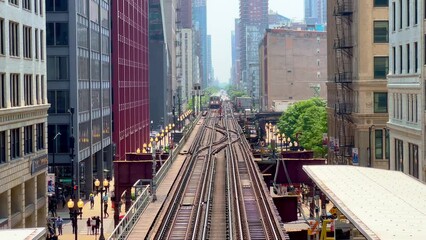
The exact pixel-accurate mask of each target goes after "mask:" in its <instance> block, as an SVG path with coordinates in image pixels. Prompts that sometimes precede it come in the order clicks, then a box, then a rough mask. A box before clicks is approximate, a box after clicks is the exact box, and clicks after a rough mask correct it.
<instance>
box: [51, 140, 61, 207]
mask: <svg viewBox="0 0 426 240" xmlns="http://www.w3.org/2000/svg"><path fill="white" fill-rule="evenodd" d="M58 136H61V132H58V133H56V135H55V137H53V140H52V141H53V151H52V168H53V169H52V170H53V174H54V175H55V181H56V178H57V177H58V176H57V174H56V173H57V171H56V163H55V153H57V152H58V141H57V140H58ZM57 189H58V186H56V184H55V198H56V199H58V193H57Z"/></svg>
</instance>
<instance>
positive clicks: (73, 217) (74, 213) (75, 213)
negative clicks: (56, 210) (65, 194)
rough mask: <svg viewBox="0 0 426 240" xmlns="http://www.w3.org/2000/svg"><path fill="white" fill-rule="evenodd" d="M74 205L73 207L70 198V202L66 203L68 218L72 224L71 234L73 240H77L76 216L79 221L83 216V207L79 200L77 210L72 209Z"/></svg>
mask: <svg viewBox="0 0 426 240" xmlns="http://www.w3.org/2000/svg"><path fill="white" fill-rule="evenodd" d="M74 205H75V204H74V201H73V200H72V199H71V198H70V200H69V201H68V203H67V207H68V209H69V210H70V218H71V221H72V224H73V225H74V228H73V230H74V232H73V233H74V237H75V240H77V232H78V224H77V216H78V215H80V219H81V216H82V215H83V212H82V209H83V206H84V202H83V201H82V200H81V199H80V200H78V202H77V207H78V209H76V208H74Z"/></svg>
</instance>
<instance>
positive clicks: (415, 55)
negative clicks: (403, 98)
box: [414, 42, 419, 73]
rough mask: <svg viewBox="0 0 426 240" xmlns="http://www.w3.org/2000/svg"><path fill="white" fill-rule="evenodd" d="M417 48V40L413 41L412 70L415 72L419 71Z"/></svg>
mask: <svg viewBox="0 0 426 240" xmlns="http://www.w3.org/2000/svg"><path fill="white" fill-rule="evenodd" d="M418 51H419V48H418V45H417V42H415V43H414V72H415V73H417V72H418V71H419V69H418V68H419V53H418Z"/></svg>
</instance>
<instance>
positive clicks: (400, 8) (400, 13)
mask: <svg viewBox="0 0 426 240" xmlns="http://www.w3.org/2000/svg"><path fill="white" fill-rule="evenodd" d="M399 29H402V0H399Z"/></svg>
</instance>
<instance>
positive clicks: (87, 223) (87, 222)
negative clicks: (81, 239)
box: [86, 218, 92, 235]
mask: <svg viewBox="0 0 426 240" xmlns="http://www.w3.org/2000/svg"><path fill="white" fill-rule="evenodd" d="M86 226H87V235H89V234H90V229H91V228H92V226H91V224H90V218H88V219H87V221H86Z"/></svg>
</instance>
